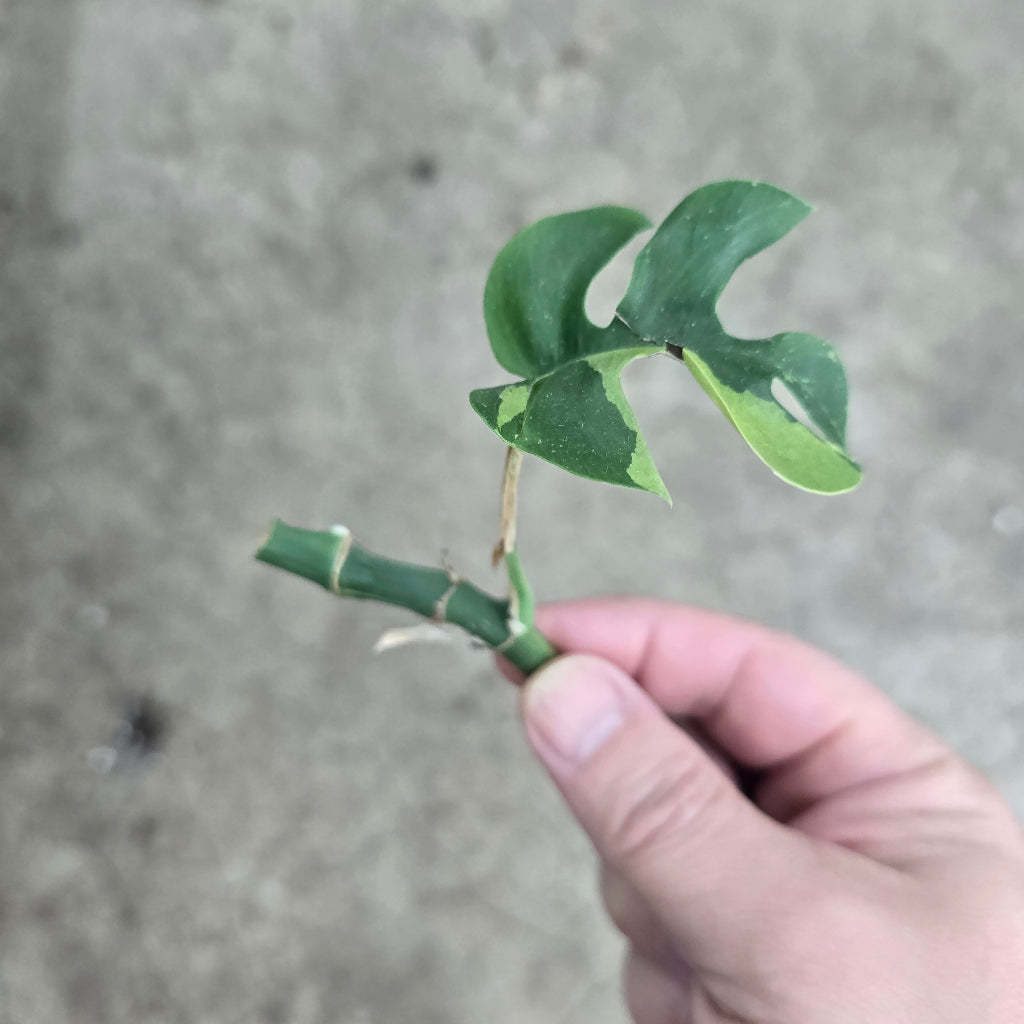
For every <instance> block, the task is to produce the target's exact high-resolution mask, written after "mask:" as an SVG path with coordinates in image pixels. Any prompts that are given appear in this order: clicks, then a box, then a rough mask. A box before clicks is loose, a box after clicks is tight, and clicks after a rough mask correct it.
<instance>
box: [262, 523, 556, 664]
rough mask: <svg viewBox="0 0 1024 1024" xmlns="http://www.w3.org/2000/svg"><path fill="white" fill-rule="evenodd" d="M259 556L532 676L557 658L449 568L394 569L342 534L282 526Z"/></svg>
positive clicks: (504, 606) (503, 606) (530, 629)
mask: <svg viewBox="0 0 1024 1024" xmlns="http://www.w3.org/2000/svg"><path fill="white" fill-rule="evenodd" d="M256 557H257V558H258V559H259V560H260V561H261V562H266V563H268V564H269V565H274V566H277V567H278V568H279V569H284V570H286V571H287V572H292V573H295V574H296V575H297V576H303V577H305V578H306V579H308V580H312V581H313V582H314V583H319V584H320V586H322V587H323V588H324V589H325V590H329V591H330V592H331V593H332V594H337V595H338V596H340V597H357V598H362V599H365V600H370V601H383V602H384V603H385V604H393V605H396V606H398V607H400V608H408V609H409V611H412V612H416V613H417V614H418V615H422V616H424V617H425V618H428V619H431V620H433V621H435V622H451V623H454V624H455V625H457V626H461V627H462V628H463V629H464V630H466V632H468V633H470V634H472V635H473V636H475V637H478V638H479V639H480V640H482V641H483V642H484V643H485V644H487V645H488V646H489V647H493V648H494V649H495V650H496V651H498V652H499V653H501V654H502V655H503V656H504V657H505V658H507V659H508V660H509V661H510V662H512V664H513V665H515V666H516V667H517V668H518V669H520V670H521V671H522V672H524V673H525V674H526V675H529V674H530V673H531V672H534V671H535V670H536V669H538V668H540V666H541V665H543V664H545V663H546V662H548V661H550V660H551V659H552V658H553V657H554V656H555V654H556V652H555V650H554V648H553V647H552V646H551V644H550V643H548V641H547V639H546V637H545V636H544V635H543V634H542V633H541V632H540V631H539V630H537V629H536V628H534V626H533V625H532V624H531V625H528V626H525V627H522V632H519V631H516V632H515V633H513V626H512V625H511V624H510V618H509V611H510V609H509V603H508V601H505V600H501V599H499V598H496V597H492V596H491V595H490V594H487V593H485V592H484V591H482V590H480V589H479V588H478V587H475V586H473V584H472V583H467V582H466V581H465V580H461V579H459V578H458V577H452V576H451V574H449V573H448V572H446V571H445V570H444V569H433V568H430V567H428V566H422V565H411V564H410V563H408V562H396V561H394V560H393V559H390V558H383V557H382V556H380V555H375V554H374V553H373V552H372V551H367V550H366V548H364V547H362V546H360V545H359V544H356V543H355V542H354V541H353V539H352V534H351V533H349V531H348V530H347V529H346V528H345V527H343V526H336V527H335V528H334V529H333V530H303V529H300V528H298V527H295V526H288V525H287V524H286V523H282V522H281V521H280V520H278V521H277V522H275V523H274V525H273V526H272V527H271V529H270V535H269V536H268V537H267V539H266V540H265V541H264V543H263V545H262V546H261V547H260V549H259V551H257V552H256Z"/></svg>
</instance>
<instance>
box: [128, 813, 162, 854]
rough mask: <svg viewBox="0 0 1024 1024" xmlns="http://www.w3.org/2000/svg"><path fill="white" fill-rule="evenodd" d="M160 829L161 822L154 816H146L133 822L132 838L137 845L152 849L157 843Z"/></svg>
mask: <svg viewBox="0 0 1024 1024" xmlns="http://www.w3.org/2000/svg"><path fill="white" fill-rule="evenodd" d="M159 829H160V822H159V821H158V820H157V818H156V817H155V816H154V815H152V814H144V815H143V816H142V817H141V818H139V819H137V820H136V821H133V822H132V826H131V837H132V840H133V841H134V842H135V844H136V845H137V846H139V847H142V848H143V849H146V850H148V849H151V848H152V846H153V843H154V842H155V841H156V834H157V832H158V831H159Z"/></svg>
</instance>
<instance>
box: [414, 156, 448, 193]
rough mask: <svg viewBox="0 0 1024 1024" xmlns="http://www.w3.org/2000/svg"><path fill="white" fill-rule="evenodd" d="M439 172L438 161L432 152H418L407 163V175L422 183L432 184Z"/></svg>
mask: <svg viewBox="0 0 1024 1024" xmlns="http://www.w3.org/2000/svg"><path fill="white" fill-rule="evenodd" d="M440 173H441V166H440V163H439V162H438V159H437V157H436V156H434V155H433V154H432V153H419V154H417V155H416V156H415V157H413V159H412V161H411V162H410V164H409V177H410V178H412V180H413V181H418V182H419V183H420V184H422V185H430V184H432V183H433V182H435V181H436V180H437V176H438V174H440Z"/></svg>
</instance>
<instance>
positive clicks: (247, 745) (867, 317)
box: [0, 0, 1024, 1024]
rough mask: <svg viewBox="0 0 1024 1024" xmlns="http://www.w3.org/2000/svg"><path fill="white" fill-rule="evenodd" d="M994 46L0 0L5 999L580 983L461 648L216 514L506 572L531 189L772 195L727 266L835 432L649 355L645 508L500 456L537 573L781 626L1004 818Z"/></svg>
mask: <svg viewBox="0 0 1024 1024" xmlns="http://www.w3.org/2000/svg"><path fill="white" fill-rule="evenodd" d="M1022 46H1024V5H1022V4H1021V3H1020V0H978V2H976V3H974V4H971V5H967V4H960V3H956V2H953V0H920V2H897V3H891V2H888V0H862V2H861V3H858V4H838V5H823V4H820V3H814V2H812V0H775V2H773V3H771V4H764V3H759V2H755V0H722V2H718V3H713V4H707V3H696V2H693V0H684V2H668V0H630V2H629V3H626V2H623V0H555V2H552V0H519V2H516V3H511V2H509V0H458V2H456V0H419V2H413V0H410V2H405V3H402V2H387V0H377V2H370V0H362V2H360V0H305V2H302V3H299V2H289V0H142V2H140V0H0V530H2V538H3V543H2V550H0V787H2V788H0V933H2V934H0V1021H3V1022H4V1024H40V1022H43V1024H63V1022H71V1021H73V1022H75V1024H93V1022H96V1024H101V1022H102V1024H122V1022H133V1024H141V1022H152V1024H157V1022H169V1024H170V1022H197V1021H203V1022H205V1021H209V1022H215V1024H233V1022H239V1024H241V1022H257V1024H285V1022H287V1024H320V1022H325V1024H326V1022H338V1021H342V1022H346V1024H349V1022H351V1024H376V1022H388V1024H391V1022H395V1021H415V1022H417V1024H435V1022H437V1024H441V1022H444V1024H452V1022H454V1024H470V1022H479V1021H487V1022H489V1024H513V1022H515V1024H519V1022H522V1021H531V1022H537V1024H574V1022H587V1024H612V1022H621V1021H623V1020H624V1019H625V1014H624V1011H623V1010H622V1009H621V1006H620V1002H619V995H618V971H619V966H618V961H619V954H620V946H619V941H618V939H617V938H616V936H615V935H614V934H613V932H612V930H611V928H610V926H608V925H607V924H606V923H605V922H604V920H603V918H602V916H601V914H600V913H599V910H598V907H597V900H596V897H595V895H594V877H593V876H594V864H593V860H592V857H591V855H590V853H589V851H588V849H587V846H586V844H585V843H584V842H583V840H582V839H581V838H580V836H579V834H578V832H577V830H576V828H575V826H574V825H573V824H572V823H571V822H570V821H569V819H568V817H567V815H566V813H565V812H564V811H563V810H562V808H561V806H560V804H559V801H558V799H557V798H556V796H555V795H554V793H553V792H552V791H551V789H550V787H549V786H548V784H547V782H546V780H545V779H544V778H543V777H542V774H541V771H540V770H539V768H537V767H536V766H535V765H534V763H533V762H532V760H531V758H530V756H529V754H528V751H527V749H526V746H525V743H524V741H523V739H522V738H521V736H520V731H519V726H518V723H517V719H516V710H515V702H516V698H515V693H514V691H513V690H512V688H511V687H509V686H508V685H507V684H505V683H504V682H503V681H502V680H500V679H499V678H498V677H497V675H496V673H495V671H494V670H493V667H492V664H491V660H490V658H489V657H488V656H487V655H486V653H484V652H481V651H476V650H472V649H471V648H470V647H469V646H468V644H466V643H463V642H461V641H457V642H455V643H452V644H450V645H431V646H425V647H415V648H407V649H402V650H398V651H394V652H391V653H388V654H386V655H381V656H374V655H373V654H372V653H371V648H372V645H373V642H374V640H375V639H376V637H377V636H378V635H379V634H380V633H381V632H382V631H383V630H385V629H387V628H388V627H390V626H394V625H404V624H407V623H408V622H409V621H410V619H409V618H408V617H407V616H405V615H404V614H403V613H400V612H398V611H396V610H393V609H388V608H383V607H378V606H374V605H368V604H356V603H342V602H339V601H336V600H333V599H331V598H329V597H328V596H327V595H325V594H324V593H323V592H322V591H319V590H317V589H316V588H314V587H312V586H311V585H309V584H307V583H304V582H303V581H300V580H298V579H295V578H291V577H287V576H285V575H282V574H279V573H276V572H274V571H272V570H270V569H268V568H267V567H265V566H261V565H258V564H256V563H255V562H254V561H253V560H252V552H253V550H254V547H255V545H256V544H257V543H258V541H259V539H260V537H261V536H262V534H263V532H264V530H265V528H266V525H267V523H268V522H269V520H270V519H271V518H273V517H275V516H281V517H283V518H285V519H288V520H290V521H293V522H295V523H298V524H305V525H309V526H316V527H325V526H328V525H330V524H331V523H334V522H344V523H347V524H348V525H349V526H350V527H351V528H352V529H353V530H354V531H355V532H356V533H357V534H358V535H359V536H360V538H361V540H362V541H363V542H364V543H366V544H367V545H369V546H371V547H373V548H375V549H377V550H379V551H382V552H386V553H389V554H392V555H394V556H397V557H404V558H409V559H412V560H416V561H421V562H427V563H435V564H439V563H440V561H441V560H442V558H445V559H447V560H448V562H450V563H451V564H452V565H453V566H454V567H455V568H456V569H457V570H458V571H460V572H461V573H463V574H465V575H467V576H470V577H472V578H474V579H476V580H477V581H479V582H481V583H484V584H486V583H488V582H490V583H491V585H493V586H494V587H495V588H500V587H501V581H500V578H499V577H497V576H491V575H490V570H489V566H488V553H489V551H490V547H491V545H492V544H493V542H494V540H495V538H496V529H497V519H498V485H499V478H500V473H501V465H502V459H503V449H502V446H501V444H500V442H499V441H498V440H497V438H495V437H494V436H493V435H491V434H490V433H489V432H488V431H487V430H486V428H485V427H484V426H483V425H482V424H481V423H480V422H479V421H478V420H477V418H476V416H475V415H474V413H473V412H472V411H471V410H470V408H469V404H468V402H467V400H466V395H467V393H468V391H469V390H470V389H471V388H473V387H478V386H486V385H492V384H498V383H501V382H502V381H503V380H505V379H506V377H505V375H504V374H503V372H502V371H501V370H500V369H499V368H498V367H497V364H496V363H495V362H494V361H493V358H492V356H491V353H490V350H489V347H488V344H487V341H486V337H485V334H484V329H483V320H482V314H481V309H480V306H481V295H482V289H483V284H484V281H485V278H486V273H487V270H488V267H489V265H490V261H491V259H492V258H493V257H494V255H495V253H496V252H497V250H498V249H499V248H500V247H501V245H502V244H503V243H504V242H505V241H506V240H507V238H508V237H509V236H510V235H511V234H512V232H513V231H515V230H516V229H518V228H520V227H522V226H524V225H525V224H527V223H529V222H531V221H533V220H534V219H536V218H538V217H540V216H543V215H545V214H549V213H553V212H558V211H561V210H564V209H570V208H575V207H582V206H588V205H594V204H598V203H605V202H610V203H617V204H623V205H628V206H635V207H638V208H640V209H642V210H644V211H646V212H647V213H648V214H649V215H650V216H651V217H652V218H654V219H655V220H656V221H657V220H660V219H661V218H662V217H663V216H664V215H665V214H666V213H667V212H668V211H669V210H670V209H671V208H672V207H673V206H674V205H675V203H676V202H678V200H679V199H681V198H682V197H683V196H684V195H685V194H686V193H687V192H689V191H691V190H692V189H693V188H695V187H697V186H698V185H700V184H703V183H705V182H707V181H710V180H714V179H718V178H724V177H743V178H758V179H765V180H768V181H771V182H773V183H775V184H778V185H780V186H782V187H784V188H786V189H789V190H791V191H793V192H795V193H796V194H797V195H800V196H801V197H803V198H805V199H807V200H808V201H810V202H812V203H814V204H815V206H816V207H817V213H816V215H815V216H813V217H811V218H810V219H809V220H807V221H805V222H804V224H803V225H801V226H800V227H799V228H798V229H797V230H796V231H795V232H793V233H792V234H791V235H790V236H788V237H787V238H786V239H785V240H784V241H783V242H782V243H780V244H779V245H777V246H775V247H773V248H772V249H771V250H770V251H769V252H768V253H766V254H764V255H762V256H761V257H759V258H758V259H756V260H755V261H753V262H752V263H750V264H748V265H746V266H745V267H744V268H742V269H741V271H740V272H739V274H738V275H737V276H736V278H735V280H734V282H733V284H732V286H731V287H730V289H729V291H728V292H727V294H726V297H725V299H724V301H723V305H722V310H721V311H722V316H723V319H724V321H725V323H726V326H727V327H729V328H730V329H732V331H733V332H734V333H739V334H746V335H748V336H755V337H762V336H765V335H768V334H771V333H773V332H775V331H779V330H783V329H798V330H805V331H811V332H814V333H817V334H820V335H822V336H824V337H826V338H828V339H830V340H831V341H832V342H833V344H835V345H836V347H837V348H838V350H839V351H840V353H841V355H842V357H843V359H844V361H845V363H846V366H847V370H848V374H849V378H850V386H851V406H850V432H849V440H850V446H851V449H852V451H853V452H854V454H855V455H856V456H857V457H858V458H859V459H860V460H861V461H862V462H863V464H864V466H865V468H866V477H865V482H864V484H863V486H862V487H861V489H860V490H859V491H857V492H855V493H853V494H851V495H848V496H845V497H841V498H834V499H825V498H819V497H812V496H808V495H805V494H803V493H801V492H798V491H796V490H791V489H789V488H787V487H786V486H785V485H784V484H782V483H781V482H779V481H778V480H777V479H775V478H774V477H773V476H772V475H771V474H770V473H769V472H768V471H767V470H765V469H764V467H763V466H762V465H761V464H760V463H759V462H758V460H757V459H756V458H755V457H754V456H753V455H752V454H750V453H749V452H748V450H747V449H746V447H745V446H744V445H743V443H742V441H740V439H739V438H738V436H737V435H735V434H734V433H733V432H732V431H731V430H730V429H729V428H728V426H727V425H726V424H725V423H724V422H723V421H722V420H721V417H720V415H719V413H718V412H717V410H716V409H715V408H714V407H713V406H712V404H711V403H710V402H709V401H708V400H707V399H706V397H705V396H704V395H703V393H702V392H701V391H700V389H699V388H698V387H697V385H696V383H695V382H694V381H693V380H692V379H690V377H689V375H688V374H686V373H685V372H684V371H683V370H682V368H680V367H674V366H673V365H671V364H669V363H667V362H666V361H664V360H643V361H641V362H640V363H639V364H637V365H636V366H635V367H634V368H633V369H631V370H630V372H629V374H628V376H627V390H628V391H629V393H630V395H631V396H632V398H633V400H634V403H635V405H636V407H637V409H638V411H639V415H640V420H641V423H642V425H643V426H644V427H645V429H646V432H647V435H648V438H649V440H650V444H651V448H652V450H653V452H654V455H655V458H656V459H657V461H658V464H659V466H660V468H661V472H662V474H663V476H664V478H665V481H666V483H667V485H668V487H669V489H670V491H671V492H672V494H673V497H674V498H675V508H674V509H671V510H670V509H669V508H668V507H667V506H665V505H664V504H663V503H661V502H659V501H658V499H656V498H654V497H652V496H649V495H644V494H641V493H637V492H626V491H618V490H615V489H613V488H608V487H601V486H598V485H596V484H591V483H588V482H586V481H583V480H578V479H576V478H573V477H570V476H567V475H564V474H562V473H560V472H559V471H557V470H554V469H552V468H550V467H548V466H546V465H542V464H540V463H538V462H537V461H536V460H530V461H529V462H528V464H527V466H526V467H525V473H524V479H523V485H522V494H521V505H522V509H521V521H520V543H521V550H522V554H523V557H524V559H525V560H526V563H527V565H528V567H529V568H530V569H531V570H532V576H533V581H534V584H535V586H536V589H537V591H538V593H539V594H540V595H541V596H542V597H545V598H553V597H569V596H573V595H584V594H594V593H603V592H643V593H648V594H655V595H660V596H663V597H666V598H672V599H678V600H685V601H690V602H695V603H698V604H702V605H706V606H710V607H714V608H719V609H723V610H727V611H729V612H732V613H735V614H737V615H743V616H750V617H753V618H756V619H759V620H761V621H764V622H767V623H769V624H770V625H772V626H775V627H778V628H781V629H785V630H790V631H794V632H796V633H798V634H799V635H801V636H803V637H805V638H806V639H808V640H810V641H812V642H814V643H816V644H819V645H822V646H824V647H825V648H827V649H829V650H831V651H833V652H835V653H836V654H837V655H839V656H841V657H842V658H844V659H846V660H848V661H849V662H851V663H852V664H854V665H855V666H857V667H858V668H859V669H861V670H862V671H864V672H865V673H866V674H868V675H869V676H870V677H871V678H873V679H874V680H876V681H877V682H878V684H879V685H880V686H882V687H883V688H884V689H885V690H887V691H888V692H889V693H891V694H892V695H893V696H894V697H895V698H896V699H897V700H898V701H899V702H900V703H901V704H902V705H904V706H905V707H907V708H908V709H910V710H911V711H912V712H913V713H915V714H916V715H918V716H920V717H921V718H923V719H924V720H925V721H926V722H928V723H929V724H931V725H932V726H934V727H935V728H936V729H937V730H939V731H940V732H941V733H942V734H943V735H944V736H945V737H946V738H948V739H949V740H950V741H951V742H952V743H953V744H955V745H956V747H957V748H958V749H960V750H961V751H963V752H964V753H965V754H967V755H968V756H969V757H971V758H972V759H973V760H974V761H975V762H976V763H977V764H979V765H980V766H981V767H982V768H983V769H985V770H986V771H987V772H988V773H989V774H990V776H991V777H992V778H993V779H994V780H995V782H996V783H997V785H998V786H999V787H1000V788H1001V789H1002V791H1003V792H1004V793H1005V794H1006V796H1007V797H1008V798H1009V799H1010V801H1011V802H1012V803H1013V805H1014V807H1015V808H1016V810H1017V812H1018V813H1024V756H1022V752H1024V741H1022V732H1024V645H1022V640H1021V637H1022V632H1024V585H1022V582H1021V581H1022V579H1024V456H1022V430H1021V427H1022V420H1024V309H1022V305H1021V290H1022V289H1021V282H1022V273H1021V267H1022V263H1024V174H1022V171H1021V168H1022V167H1024V116H1022V114H1024V62H1022V61H1021V58H1020V54H1021V50H1022ZM634 252H635V247H634V248H633V249H631V250H630V253H629V254H627V256H629V255H631V254H632V253H634ZM627 278H628V258H627V259H625V260H619V261H618V262H617V263H616V264H615V265H613V266H612V267H611V268H609V270H608V271H607V273H606V274H605V275H603V276H602V278H601V279H600V280H599V281H598V282H597V284H596V285H595V288H594V290H593V292H592V295H591V300H592V307H593V310H594V316H595V317H600V316H602V315H603V316H605V317H607V316H608V315H609V314H610V311H611V310H612V308H614V305H615V303H616V301H617V299H618V298H619V295H620V294H621V291H622V289H623V288H624V287H625V283H626V280H627Z"/></svg>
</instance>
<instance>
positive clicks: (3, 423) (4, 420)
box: [0, 404, 32, 452]
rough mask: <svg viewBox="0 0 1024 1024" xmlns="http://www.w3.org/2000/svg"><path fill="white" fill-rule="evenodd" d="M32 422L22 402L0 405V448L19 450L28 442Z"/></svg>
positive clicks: (12, 450) (10, 450) (11, 450)
mask: <svg viewBox="0 0 1024 1024" xmlns="http://www.w3.org/2000/svg"><path fill="white" fill-rule="evenodd" d="M31 427H32V422H31V418H30V417H29V414H28V410H27V409H26V408H25V406H24V405H22V404H17V405H15V404H11V405H4V406H2V407H0V449H3V450H4V451H9V452H15V451H20V450H21V449H22V448H24V447H25V446H26V445H27V444H28V440H29V435H30V434H31V432H32V431H31Z"/></svg>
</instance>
